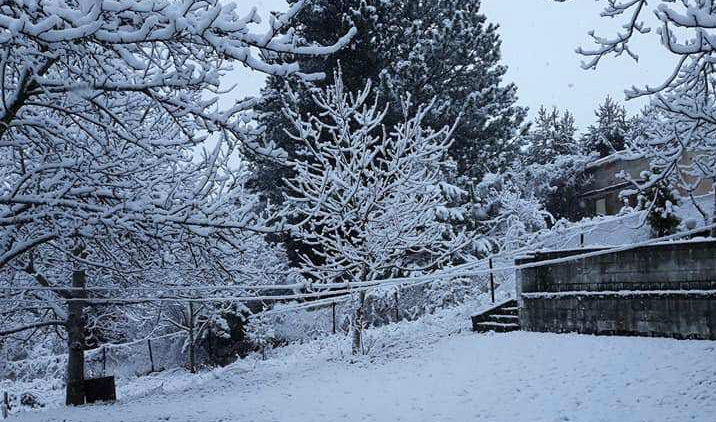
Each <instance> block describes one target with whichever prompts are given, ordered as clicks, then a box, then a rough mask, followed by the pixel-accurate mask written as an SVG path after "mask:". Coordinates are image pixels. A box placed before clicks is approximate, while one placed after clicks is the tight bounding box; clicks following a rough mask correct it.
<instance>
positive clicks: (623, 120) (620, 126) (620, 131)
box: [582, 97, 630, 157]
mask: <svg viewBox="0 0 716 422" xmlns="http://www.w3.org/2000/svg"><path fill="white" fill-rule="evenodd" d="M594 114H595V116H596V117H597V121H596V123H595V124H594V125H591V126H589V128H587V133H586V134H585V136H584V138H583V139H582V149H583V152H584V154H587V155H589V154H592V153H594V152H597V153H599V156H600V157H606V156H608V155H610V154H613V153H615V152H618V151H621V150H623V149H624V147H625V141H624V139H625V137H626V133H627V132H628V131H629V125H630V121H629V119H628V118H627V114H626V110H625V109H624V106H623V105H621V104H619V103H617V102H616V101H614V100H613V99H612V98H611V97H607V98H606V99H605V100H604V103H602V104H600V105H599V107H598V108H597V110H595V111H594Z"/></svg>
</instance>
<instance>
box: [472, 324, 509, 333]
mask: <svg viewBox="0 0 716 422" xmlns="http://www.w3.org/2000/svg"><path fill="white" fill-rule="evenodd" d="M473 328H474V329H475V331H477V332H478V333H485V332H488V331H494V332H496V333H510V332H512V331H519V329H520V325H519V324H511V323H501V322H478V323H476V324H474V327H473Z"/></svg>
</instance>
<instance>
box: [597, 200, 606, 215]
mask: <svg viewBox="0 0 716 422" xmlns="http://www.w3.org/2000/svg"><path fill="white" fill-rule="evenodd" d="M596 205H597V215H607V200H606V198H601V199H597V204H596Z"/></svg>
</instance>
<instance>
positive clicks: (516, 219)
mask: <svg viewBox="0 0 716 422" xmlns="http://www.w3.org/2000/svg"><path fill="white" fill-rule="evenodd" d="M535 194H536V192H535V191H534V190H532V189H527V187H526V183H525V180H524V179H523V178H522V174H521V173H520V172H505V173H501V174H487V175H485V177H484V178H483V180H482V181H481V182H480V183H478V184H477V185H476V186H475V188H474V195H475V198H476V200H475V205H474V209H473V215H474V216H475V220H476V223H477V227H476V229H477V231H478V232H479V233H481V234H483V235H485V236H487V238H488V239H490V240H491V243H492V245H493V249H495V250H500V251H502V250H508V251H509V250H514V249H518V248H520V247H522V246H524V245H526V244H528V243H529V241H530V239H531V237H532V236H533V235H534V234H535V233H537V232H539V231H540V230H543V229H546V228H547V227H548V223H549V222H550V221H551V220H552V216H551V215H550V214H549V213H548V212H547V211H546V210H545V209H544V206H543V205H542V203H541V202H540V200H539V198H538V197H537V196H536V195H535Z"/></svg>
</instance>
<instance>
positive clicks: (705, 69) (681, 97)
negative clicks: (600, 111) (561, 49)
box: [556, 0, 716, 236]
mask: <svg viewBox="0 0 716 422" xmlns="http://www.w3.org/2000/svg"><path fill="white" fill-rule="evenodd" d="M556 1H562V2H564V1H568V0H556ZM602 16H604V17H609V18H622V19H623V20H624V24H623V25H622V29H623V30H622V31H620V32H619V33H617V34H616V35H614V36H611V37H605V36H600V35H597V34H596V33H595V32H594V31H591V32H590V34H591V36H592V38H593V40H594V43H595V46H594V47H593V48H590V49H582V48H580V49H578V52H579V53H580V54H582V55H584V56H585V57H586V59H587V60H586V61H585V62H584V63H583V65H582V66H583V67H584V68H585V69H594V68H596V67H597V66H598V65H599V63H600V61H601V60H602V59H603V58H605V57H607V56H623V55H625V56H628V57H631V58H633V59H634V60H638V58H639V56H638V53H637V52H636V51H635V50H634V49H633V48H632V47H633V43H632V41H634V39H635V38H636V37H638V36H639V35H645V36H646V35H648V34H651V33H654V34H655V35H656V37H657V38H658V40H659V41H658V42H660V44H661V46H662V47H663V49H664V51H665V52H666V53H667V54H668V55H670V56H672V57H673V58H674V59H675V66H674V68H673V69H665V70H664V75H665V80H664V81H663V83H661V84H658V85H656V86H645V87H641V88H639V87H636V86H635V87H632V88H631V89H630V90H628V91H627V93H626V95H627V99H632V98H637V97H643V96H649V97H650V98H651V100H652V105H653V106H654V107H657V108H659V109H660V110H661V111H662V112H663V113H664V117H665V120H666V125H665V126H662V127H661V130H660V132H661V133H660V134H658V135H657V134H654V136H652V137H651V141H650V142H649V143H648V146H647V147H646V149H645V150H643V151H641V152H643V153H645V154H654V155H648V156H650V157H654V163H653V164H655V166H657V167H661V168H664V169H667V170H668V169H670V171H666V172H662V173H660V174H659V175H658V177H659V178H664V179H666V178H669V177H671V174H670V173H671V171H674V170H676V169H678V168H679V163H680V162H683V161H684V160H683V157H684V156H685V155H689V160H688V161H690V160H693V161H694V163H695V164H694V166H695V167H698V172H700V173H701V177H702V178H710V179H711V180H712V181H715V182H716V174H715V172H714V170H713V169H714V168H716V165H715V164H716V137H714V133H716V93H715V92H716V90H715V89H714V88H716V80H715V79H714V67H713V62H714V56H715V55H716V52H714V49H713V47H712V45H711V42H710V40H712V39H713V38H714V36H716V30H715V29H714V28H715V26H714V24H713V22H714V21H715V20H716V4H714V2H713V0H684V1H678V2H677V1H672V0H656V1H647V0H631V1H624V2H615V1H609V2H607V4H606V5H605V7H604V10H603V12H602ZM648 19H653V21H652V24H653V25H654V26H656V31H652V24H650V23H649V20H648ZM625 53H626V54H625ZM648 183H650V184H653V183H655V181H654V180H653V179H652V180H650V181H649V182H648ZM714 203H715V205H716V193H715V195H714ZM713 223H714V224H716V206H715V207H714V215H713ZM712 235H714V236H716V228H715V229H714V230H713V232H712Z"/></svg>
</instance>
